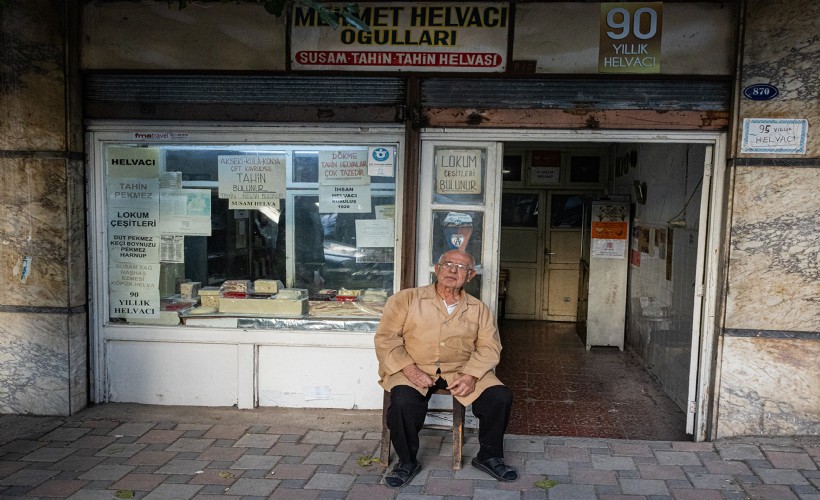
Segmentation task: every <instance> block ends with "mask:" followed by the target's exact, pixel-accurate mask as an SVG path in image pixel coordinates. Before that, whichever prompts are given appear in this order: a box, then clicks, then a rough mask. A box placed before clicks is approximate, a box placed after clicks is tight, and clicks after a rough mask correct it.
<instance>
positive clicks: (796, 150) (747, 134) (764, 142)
mask: <svg viewBox="0 0 820 500" xmlns="http://www.w3.org/2000/svg"><path fill="white" fill-rule="evenodd" d="M808 131H809V122H808V120H800V119H774V118H771V119H769V118H745V119H744V120H743V139H742V141H743V142H742V144H741V146H740V151H741V152H742V153H780V154H795V155H804V154H806V137H807V136H808Z"/></svg>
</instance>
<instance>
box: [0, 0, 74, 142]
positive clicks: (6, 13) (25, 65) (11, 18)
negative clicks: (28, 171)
mask: <svg viewBox="0 0 820 500" xmlns="http://www.w3.org/2000/svg"><path fill="white" fill-rule="evenodd" d="M0 23H2V24H0V30H2V32H3V60H4V62H11V64H8V65H4V69H3V76H2V78H0V95H2V96H3V105H2V106H0V137H2V138H3V149H5V150H10V151H15V150H17V151H28V150H34V151H62V150H64V149H65V146H66V132H65V75H64V65H65V51H64V48H63V43H64V40H63V38H62V34H63V32H64V31H65V30H64V29H63V26H62V12H61V9H59V8H55V6H54V3H53V2H48V1H39V0H34V1H26V2H14V3H13V4H11V5H9V6H6V7H4V8H3V16H2V17H0Z"/></svg>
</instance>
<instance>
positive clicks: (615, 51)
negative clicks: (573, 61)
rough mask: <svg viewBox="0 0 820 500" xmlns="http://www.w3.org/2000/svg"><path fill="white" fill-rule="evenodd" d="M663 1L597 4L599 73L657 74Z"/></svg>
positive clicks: (658, 70)
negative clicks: (598, 13)
mask: <svg viewBox="0 0 820 500" xmlns="http://www.w3.org/2000/svg"><path fill="white" fill-rule="evenodd" d="M662 27H663V2H605V3H602V4H601V20H600V37H599V45H598V72H599V73H660V72H661V33H662Z"/></svg>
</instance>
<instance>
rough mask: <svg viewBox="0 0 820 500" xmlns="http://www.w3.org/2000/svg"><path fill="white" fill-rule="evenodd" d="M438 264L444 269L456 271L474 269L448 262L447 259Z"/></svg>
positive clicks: (464, 271)
mask: <svg viewBox="0 0 820 500" xmlns="http://www.w3.org/2000/svg"><path fill="white" fill-rule="evenodd" d="M438 265H440V266H441V267H443V268H444V269H446V270H448V271H453V270H454V271H455V272H457V273H466V272H469V271H474V269H473V268H472V267H467V266H465V265H464V264H456V263H455V262H449V261H448V262H439V264H438Z"/></svg>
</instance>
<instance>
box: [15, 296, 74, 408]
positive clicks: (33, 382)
mask: <svg viewBox="0 0 820 500" xmlns="http://www.w3.org/2000/svg"><path fill="white" fill-rule="evenodd" d="M66 329H67V317H66V315H64V314H27V313H6V312H0V359H2V360H3V362H2V363H0V414H2V413H30V414H34V415H68V414H69V409H70V407H69V383H70V382H69V352H68V335H67V332H66Z"/></svg>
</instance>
